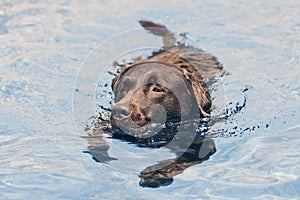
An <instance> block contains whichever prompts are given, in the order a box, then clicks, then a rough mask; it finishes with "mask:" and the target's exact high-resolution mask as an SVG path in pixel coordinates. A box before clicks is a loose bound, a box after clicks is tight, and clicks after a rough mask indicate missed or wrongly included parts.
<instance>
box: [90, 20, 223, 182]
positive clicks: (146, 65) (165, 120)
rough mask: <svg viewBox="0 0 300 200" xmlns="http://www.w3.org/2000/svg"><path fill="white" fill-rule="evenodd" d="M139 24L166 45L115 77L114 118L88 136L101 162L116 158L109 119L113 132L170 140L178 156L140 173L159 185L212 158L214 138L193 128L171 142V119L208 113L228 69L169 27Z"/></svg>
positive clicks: (141, 139) (157, 142) (139, 140)
mask: <svg viewBox="0 0 300 200" xmlns="http://www.w3.org/2000/svg"><path fill="white" fill-rule="evenodd" d="M140 23H141V25H142V26H143V27H144V28H145V29H146V30H149V31H150V32H151V33H152V34H154V35H158V36H162V37H163V42H164V46H163V48H162V49H161V50H159V51H157V52H154V53H153V55H152V56H150V57H148V58H147V59H146V60H143V59H140V58H139V59H136V60H135V61H134V63H133V64H132V65H130V66H126V67H124V68H123V69H122V71H121V72H120V73H119V74H118V75H117V76H116V77H115V78H114V80H113V82H112V89H113V92H114V94H115V105H114V106H113V108H112V113H111V120H110V121H109V120H103V121H102V123H103V124H102V125H103V127H106V128H101V126H100V125H99V127H100V128H99V129H98V131H97V129H95V130H94V136H92V137H87V138H88V142H89V144H90V146H89V147H88V148H89V153H91V154H92V155H93V158H94V159H95V160H96V161H99V162H108V161H111V160H115V159H116V158H113V157H110V155H109V153H108V149H109V144H108V143H107V142H106V140H104V139H103V132H106V131H107V130H106V129H107V127H109V126H107V124H108V123H111V125H112V130H110V129H109V131H108V132H109V135H110V136H113V137H116V138H122V139H126V140H130V141H133V142H135V143H136V144H138V145H140V146H147V147H159V146H163V145H167V146H166V147H167V148H169V149H171V150H172V151H173V152H174V153H175V154H176V156H177V157H176V158H173V159H167V160H163V161H160V162H159V163H156V164H154V165H151V166H148V167H146V168H145V169H144V170H142V171H141V173H140V175H139V177H140V185H141V186H143V187H160V186H164V185H169V184H171V183H172V182H173V177H174V176H176V175H177V174H180V173H182V172H183V171H184V170H185V169H186V168H188V167H190V166H192V165H195V164H200V163H201V162H203V161H205V160H207V159H209V157H210V156H211V155H212V154H214V152H215V151H216V149H215V145H214V142H213V140H211V139H206V138H203V137H201V135H200V136H198V135H196V136H195V135H193V134H192V133H191V132H190V131H189V130H190V129H184V130H183V132H181V133H184V134H183V136H184V137H181V138H179V139H178V138H177V139H174V140H183V143H180V144H183V145H184V146H182V145H180V144H179V145H168V144H170V143H172V141H174V140H173V138H174V137H173V136H174V134H175V135H176V133H177V132H180V131H178V130H179V129H178V128H177V127H176V126H175V128H174V127H173V126H171V125H172V124H175V125H176V124H178V123H177V122H182V121H184V120H189V119H191V120H192V121H195V120H196V121H199V120H200V118H201V117H207V116H209V113H210V109H211V103H212V102H211V101H212V99H211V97H210V94H209V87H210V85H211V84H212V83H213V82H214V81H215V77H216V76H217V75H222V74H223V69H222V66H221V65H220V64H219V62H218V61H217V59H216V57H214V56H212V55H210V54H207V53H205V52H203V51H202V50H201V49H197V48H194V47H191V46H187V45H185V44H184V43H177V42H176V39H175V37H174V34H173V33H172V32H170V31H169V30H167V29H166V27H164V26H161V25H158V24H154V23H152V22H148V21H141V22H140ZM100 124H101V123H100ZM156 124H163V125H164V128H162V129H160V128H159V129H158V130H156V129H155V127H156V126H155V125H156ZM170 124H171V125H170ZM192 124H193V123H192ZM180 125H181V124H180ZM153 127H154V128H153ZM184 127H186V124H184ZM149 133H150V134H149ZM111 134H112V135H111ZM151 134H155V135H151ZM178 135H179V134H178ZM190 135H191V136H190ZM95 136H96V137H95ZM185 137H187V138H188V137H192V140H190V141H189V142H187V143H185ZM175 138H176V137H175ZM171 140H172V141H171ZM148 141H150V142H148ZM153 141H154V142H153ZM170 141H171V142H170ZM168 142H170V143H168ZM177 144H178V143H177Z"/></svg>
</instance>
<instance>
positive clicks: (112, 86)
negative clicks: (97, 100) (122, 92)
mask: <svg viewBox="0 0 300 200" xmlns="http://www.w3.org/2000/svg"><path fill="white" fill-rule="evenodd" d="M119 79H120V74H118V75H117V76H116V77H115V78H114V79H113V80H112V82H111V89H112V91H114V89H115V85H116V83H117V82H118V80H119Z"/></svg>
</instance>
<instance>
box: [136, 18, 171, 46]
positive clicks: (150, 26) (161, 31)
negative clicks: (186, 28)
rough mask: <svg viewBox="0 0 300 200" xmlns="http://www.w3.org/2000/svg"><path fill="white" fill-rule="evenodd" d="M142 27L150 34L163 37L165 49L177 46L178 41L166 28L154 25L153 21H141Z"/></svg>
mask: <svg viewBox="0 0 300 200" xmlns="http://www.w3.org/2000/svg"><path fill="white" fill-rule="evenodd" d="M139 22H140V24H141V25H142V27H144V29H146V30H147V31H150V33H152V34H154V35H158V36H162V37H163V44H164V48H169V47H172V46H174V45H175V42H176V39H175V37H174V33H172V32H171V31H169V30H168V29H167V28H166V27H165V26H163V25H160V24H156V23H153V22H151V21H143V20H141V21H139Z"/></svg>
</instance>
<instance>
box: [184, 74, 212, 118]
mask: <svg viewBox="0 0 300 200" xmlns="http://www.w3.org/2000/svg"><path fill="white" fill-rule="evenodd" d="M183 75H184V76H185V78H186V79H187V80H188V81H189V82H190V84H191V86H192V88H193V91H194V95H195V97H196V100H197V103H198V106H199V109H200V111H201V114H202V115H203V116H209V111H210V108H211V96H210V94H209V91H208V88H207V87H206V85H201V84H200V82H199V77H198V76H197V75H195V74H194V73H190V72H188V71H183Z"/></svg>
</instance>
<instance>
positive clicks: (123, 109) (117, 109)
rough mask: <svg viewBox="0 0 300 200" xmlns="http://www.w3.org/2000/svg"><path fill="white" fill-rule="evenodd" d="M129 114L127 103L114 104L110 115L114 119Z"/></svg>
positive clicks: (122, 117)
mask: <svg viewBox="0 0 300 200" xmlns="http://www.w3.org/2000/svg"><path fill="white" fill-rule="evenodd" d="M129 116H130V112H129V110H128V105H126V104H116V105H114V106H113V108H112V117H113V118H114V119H117V120H120V119H124V118H126V117H129Z"/></svg>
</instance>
